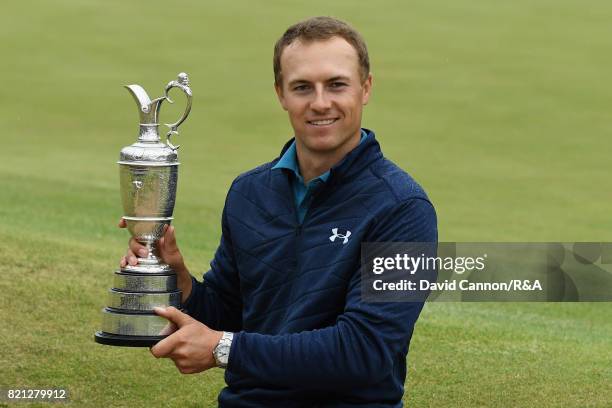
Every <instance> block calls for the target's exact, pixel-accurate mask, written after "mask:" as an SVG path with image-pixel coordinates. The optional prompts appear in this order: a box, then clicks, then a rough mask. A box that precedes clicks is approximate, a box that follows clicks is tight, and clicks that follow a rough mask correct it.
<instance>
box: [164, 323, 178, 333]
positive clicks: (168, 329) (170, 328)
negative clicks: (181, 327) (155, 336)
mask: <svg viewBox="0 0 612 408" xmlns="http://www.w3.org/2000/svg"><path fill="white" fill-rule="evenodd" d="M177 330H178V327H176V324H174V323H172V322H168V324H167V325H166V326H165V327H164V328H163V329H161V331H160V332H159V335H160V336H169V335H171V334H172V333H174V332H175V331H177Z"/></svg>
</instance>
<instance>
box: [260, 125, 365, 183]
mask: <svg viewBox="0 0 612 408" xmlns="http://www.w3.org/2000/svg"><path fill="white" fill-rule="evenodd" d="M366 137H368V134H367V133H366V131H365V130H363V129H361V139H360V140H359V144H361V143H363V141H364V140H365V139H366ZM272 169H287V170H291V171H292V172H293V174H294V175H295V177H296V178H297V180H299V182H300V183H302V184H304V179H303V178H302V175H301V174H300V166H299V165H298V160H297V151H296V148H295V140H294V141H293V143H291V146H289V148H288V149H287V150H286V151H285V153H284V154H283V155H282V156H281V158H280V159H279V160H278V162H277V163H276V164H275V165H274V167H272ZM328 178H329V170H327V171H326V172H325V173H323V174H321V175H319V176H318V177H315V178H314V179H313V180H312V181H314V180H321V181H322V182H326V181H327V179H328ZM312 181H311V182H312ZM308 184H310V183H308Z"/></svg>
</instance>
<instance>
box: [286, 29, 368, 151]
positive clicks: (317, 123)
mask: <svg viewBox="0 0 612 408" xmlns="http://www.w3.org/2000/svg"><path fill="white" fill-rule="evenodd" d="M280 63H281V72H282V84H280V85H277V86H276V93H277V95H278V99H279V101H280V103H281V105H282V106H283V109H285V110H286V111H287V112H288V113H289V120H290V121H291V125H292V126H293V130H294V131H295V137H296V141H297V147H298V152H299V151H300V149H306V150H308V151H310V152H312V153H315V154H317V153H318V154H325V155H327V154H333V153H335V152H343V153H346V149H344V148H345V147H346V146H347V144H351V143H355V144H356V143H358V140H359V137H360V136H359V135H360V127H361V112H362V110H363V105H365V104H366V103H367V102H368V99H369V97H370V89H371V87H372V76H371V75H368V78H367V79H366V81H365V82H364V83H362V82H361V75H360V72H359V62H358V57H357V51H356V50H355V49H354V48H353V46H352V45H350V44H349V43H348V42H347V41H346V40H344V39H343V38H341V37H333V38H331V39H329V40H326V41H314V42H310V43H303V42H301V41H299V40H296V41H294V42H293V43H291V44H290V45H288V46H287V47H286V48H285V49H284V50H283V53H282V55H281V60H280Z"/></svg>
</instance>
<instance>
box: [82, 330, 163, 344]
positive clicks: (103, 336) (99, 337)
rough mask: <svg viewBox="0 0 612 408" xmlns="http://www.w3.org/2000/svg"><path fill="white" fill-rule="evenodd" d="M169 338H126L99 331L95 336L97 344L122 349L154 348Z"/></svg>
mask: <svg viewBox="0 0 612 408" xmlns="http://www.w3.org/2000/svg"><path fill="white" fill-rule="evenodd" d="M166 337H168V336H126V335H121V334H111V333H106V332H103V331H97V332H96V334H95V335H94V340H95V342H96V343H99V344H105V345H108V346H122V347H152V346H154V345H155V344H157V342H159V341H160V340H163V339H165V338H166Z"/></svg>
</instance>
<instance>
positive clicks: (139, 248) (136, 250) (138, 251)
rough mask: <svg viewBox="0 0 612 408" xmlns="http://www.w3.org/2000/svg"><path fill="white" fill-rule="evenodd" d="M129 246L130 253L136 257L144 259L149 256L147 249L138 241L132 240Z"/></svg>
mask: <svg viewBox="0 0 612 408" xmlns="http://www.w3.org/2000/svg"><path fill="white" fill-rule="evenodd" d="M129 245H130V251H132V253H133V254H134V255H138V256H139V257H141V258H144V257H145V256H147V255H148V254H149V251H147V247H146V246H144V245H142V244H141V243H140V242H138V241H136V240H135V239H134V238H131V239H130V244H129Z"/></svg>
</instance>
